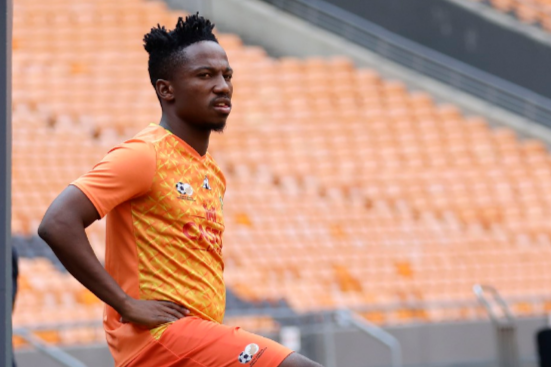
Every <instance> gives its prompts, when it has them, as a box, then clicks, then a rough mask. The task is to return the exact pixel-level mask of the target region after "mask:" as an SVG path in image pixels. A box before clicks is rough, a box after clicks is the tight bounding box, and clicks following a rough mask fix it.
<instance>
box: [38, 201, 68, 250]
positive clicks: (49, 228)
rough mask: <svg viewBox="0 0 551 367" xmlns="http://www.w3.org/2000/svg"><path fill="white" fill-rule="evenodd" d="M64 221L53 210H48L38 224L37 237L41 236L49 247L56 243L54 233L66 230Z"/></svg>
mask: <svg viewBox="0 0 551 367" xmlns="http://www.w3.org/2000/svg"><path fill="white" fill-rule="evenodd" d="M64 227H65V223H64V221H63V220H62V218H60V216H59V215H57V214H56V213H55V212H52V211H51V210H48V211H47V212H46V214H45V215H44V218H43V219H42V222H40V225H39V226H38V231H37V232H38V237H40V238H42V239H43V240H44V242H46V243H47V244H48V245H49V246H50V247H52V246H53V245H54V244H55V243H56V235H57V234H60V233H64V232H66V229H64Z"/></svg>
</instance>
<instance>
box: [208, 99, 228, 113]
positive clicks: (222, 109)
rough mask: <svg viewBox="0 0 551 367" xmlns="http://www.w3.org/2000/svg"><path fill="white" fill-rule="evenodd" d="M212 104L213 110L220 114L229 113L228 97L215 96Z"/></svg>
mask: <svg viewBox="0 0 551 367" xmlns="http://www.w3.org/2000/svg"><path fill="white" fill-rule="evenodd" d="M212 106H213V108H214V110H215V111H217V112H219V113H221V114H225V115H227V114H229V113H230V112H231V100H230V99H229V98H217V99H215V100H214V101H213V103H212Z"/></svg>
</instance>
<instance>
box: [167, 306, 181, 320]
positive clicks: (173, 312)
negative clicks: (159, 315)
mask: <svg viewBox="0 0 551 367" xmlns="http://www.w3.org/2000/svg"><path fill="white" fill-rule="evenodd" d="M163 311H164V312H165V313H166V314H168V315H170V316H173V317H176V318H177V319H178V320H179V319H181V318H183V317H186V315H184V314H183V313H181V312H180V311H178V310H176V309H173V308H171V307H169V306H166V305H163Z"/></svg>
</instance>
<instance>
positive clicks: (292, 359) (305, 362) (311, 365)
mask: <svg viewBox="0 0 551 367" xmlns="http://www.w3.org/2000/svg"><path fill="white" fill-rule="evenodd" d="M279 367H323V366H322V365H321V364H319V363H316V362H314V361H312V360H310V359H308V358H306V357H305V356H303V355H301V354H299V353H296V352H295V353H292V354H290V355H289V356H288V357H287V358H285V360H284V361H283V362H281V364H280V365H279Z"/></svg>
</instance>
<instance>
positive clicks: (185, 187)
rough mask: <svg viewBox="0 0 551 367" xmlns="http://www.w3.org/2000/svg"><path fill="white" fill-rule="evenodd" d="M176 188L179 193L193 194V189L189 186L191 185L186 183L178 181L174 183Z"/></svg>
mask: <svg viewBox="0 0 551 367" xmlns="http://www.w3.org/2000/svg"><path fill="white" fill-rule="evenodd" d="M176 190H178V192H179V193H180V194H181V195H187V196H191V195H193V189H192V188H191V185H190V184H187V183H181V182H178V183H177V184H176Z"/></svg>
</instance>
